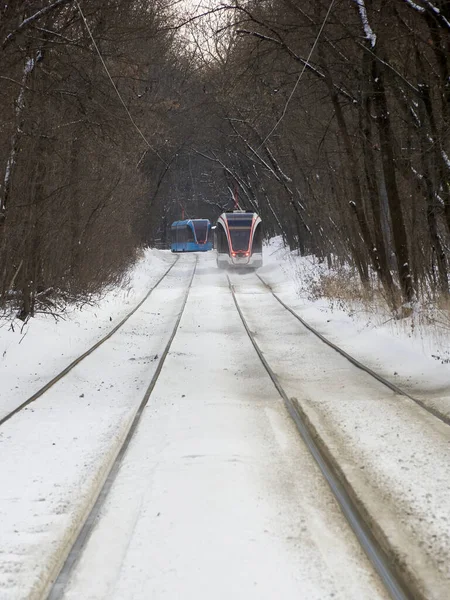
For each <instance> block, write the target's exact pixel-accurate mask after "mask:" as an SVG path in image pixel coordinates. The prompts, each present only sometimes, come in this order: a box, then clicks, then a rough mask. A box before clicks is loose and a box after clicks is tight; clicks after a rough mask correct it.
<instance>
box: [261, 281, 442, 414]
mask: <svg viewBox="0 0 450 600" xmlns="http://www.w3.org/2000/svg"><path fill="white" fill-rule="evenodd" d="M255 275H256V277H258V279H259V280H260V281H261V283H262V284H263V285H264V286H265V288H266V289H268V290H269V292H270V293H271V294H272V296H273V297H274V298H275V299H276V300H277V301H278V302H279V303H280V304H281V306H283V308H285V309H286V310H287V311H288V312H289V313H290V314H291V315H292V316H293V317H294V318H295V319H297V321H299V322H300V323H301V324H302V325H303V326H304V327H305V328H306V329H308V331H310V332H311V333H313V334H314V335H315V336H316V337H318V338H319V339H320V340H321V341H322V342H323V343H324V344H326V345H327V346H329V347H330V348H332V349H333V350H335V351H336V352H337V353H338V354H340V355H341V356H343V357H344V358H346V359H347V360H348V361H349V362H350V363H351V364H352V365H354V366H355V367H357V368H358V369H361V370H362V371H365V372H366V373H367V374H368V375H370V376H371V377H373V378H374V379H376V380H377V381H379V382H380V383H381V384H382V385H384V386H386V387H387V388H389V389H390V390H392V391H393V392H395V393H396V394H399V395H400V396H404V397H405V398H408V399H409V400H411V401H412V402H415V403H416V404H417V405H418V406H420V407H421V408H422V409H423V410H425V411H426V412H428V413H429V414H431V415H433V417H436V419H439V421H441V422H442V423H444V424H445V425H450V417H449V416H448V415H445V414H444V413H442V412H440V411H439V410H437V409H435V408H433V407H432V406H429V405H428V404H427V403H426V402H423V401H422V400H420V399H419V398H416V397H414V396H412V395H411V394H408V392H406V391H405V390H404V389H402V388H400V387H399V386H397V385H396V384H395V383H392V382H391V381H389V380H388V379H386V378H385V377H383V376H382V375H380V374H379V373H377V372H376V371H373V370H372V369H371V368H370V367H368V366H366V365H364V364H363V363H361V362H360V361H359V360H357V359H356V358H354V357H353V356H352V355H351V354H349V353H348V352H346V351H345V350H343V349H342V348H340V347H339V346H338V345H337V344H334V343H333V342H331V341H330V340H329V339H328V338H326V337H325V336H324V335H322V334H321V333H320V332H319V331H317V329H315V328H314V327H312V325H310V324H309V323H308V322H307V321H305V320H304V319H302V317H300V315H298V314H297V313H296V312H295V311H294V310H293V309H292V308H291V307H290V306H288V305H287V304H286V303H285V302H283V300H281V298H280V297H279V296H278V294H276V293H275V292H274V291H273V289H272V288H271V286H270V285H269V284H268V283H267V282H266V281H264V279H263V278H262V277H261V275H259V274H258V273H255Z"/></svg>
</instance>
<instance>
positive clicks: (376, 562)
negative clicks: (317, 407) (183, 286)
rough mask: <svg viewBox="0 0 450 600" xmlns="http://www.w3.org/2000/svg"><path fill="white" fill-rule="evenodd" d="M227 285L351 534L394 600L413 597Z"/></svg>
mask: <svg viewBox="0 0 450 600" xmlns="http://www.w3.org/2000/svg"><path fill="white" fill-rule="evenodd" d="M227 279H228V285H229V288H230V291H231V294H232V296H233V300H234V304H235V306H236V309H237V311H238V313H239V316H240V318H241V321H242V324H243V326H244V328H245V331H246V332H247V335H248V337H249V338H250V341H251V343H252V344H253V347H254V349H255V351H256V353H257V354H258V356H259V359H260V360H261V362H262V364H263V365H264V368H265V369H266V371H267V373H268V375H269V377H270V379H271V380H272V382H273V384H274V386H275V388H276V390H277V391H278V393H279V394H280V396H281V398H282V399H283V401H284V404H285V406H286V408H287V410H288V412H289V414H290V416H291V417H292V419H293V421H294V423H295V425H296V427H297V430H298V432H299V433H300V436H301V437H302V439H303V441H304V442H305V444H306V446H307V448H308V450H309V451H310V453H311V454H312V456H313V458H314V460H315V461H316V463H317V465H318V467H319V469H320V471H321V472H322V475H323V476H324V478H325V480H326V481H327V483H328V485H329V487H330V489H331V491H332V493H333V495H334V497H335V498H336V500H337V502H338V504H339V506H340V508H341V510H342V513H343V514H344V516H345V518H346V519H347V522H348V523H349V525H350V527H351V528H352V530H353V532H354V534H355V535H356V538H357V540H358V542H359V543H360V545H361V547H362V548H363V550H364V552H365V553H366V555H367V557H368V559H369V560H370V562H371V563H372V565H373V567H374V569H375V570H376V572H377V573H378V575H379V577H380V579H381V581H382V582H383V585H384V586H385V588H386V590H387V591H388V593H389V595H390V596H391V598H392V599H393V600H412V599H413V598H416V597H417V596H416V594H415V593H414V592H413V591H412V590H410V589H409V587H408V586H407V585H406V582H405V581H403V578H402V577H401V575H400V574H399V573H397V572H396V571H395V570H394V569H393V567H392V565H391V564H390V563H391V561H390V559H389V556H388V554H387V553H386V552H385V550H384V549H383V548H382V547H381V545H380V544H379V542H378V541H377V539H376V538H375V536H374V535H373V533H372V531H371V529H370V527H369V526H368V525H367V524H366V522H365V520H364V518H363V516H362V514H361V512H360V510H359V509H358V507H357V505H356V503H355V501H354V500H353V499H352V497H351V493H352V492H353V491H352V490H351V488H350V486H349V484H348V483H347V482H346V484H345V485H344V484H343V483H342V482H341V478H340V477H339V474H338V473H339V468H338V465H337V463H336V461H335V460H334V459H333V458H332V457H331V456H330V455H329V453H327V454H325V452H324V451H323V450H322V449H321V447H320V446H322V447H324V446H325V444H324V443H323V441H322V440H321V439H320V437H319V436H318V435H317V433H316V432H315V436H316V438H317V439H318V440H319V443H317V442H316V440H315V439H314V435H313V433H312V432H311V431H310V428H309V426H308V424H307V422H306V420H305V419H304V417H303V415H302V414H301V412H300V410H299V407H297V406H296V405H295V403H294V402H293V401H292V400H291V399H290V398H289V397H288V395H287V394H286V392H285V391H284V389H283V387H282V385H281V384H280V382H279V380H278V377H277V376H276V374H275V373H274V371H273V370H272V368H271V367H270V365H269V364H268V362H267V360H266V359H265V357H264V355H263V353H262V351H261V349H260V347H259V346H258V344H257V342H256V340H255V337H254V335H253V333H252V332H251V330H250V328H249V326H248V324H247V322H246V320H245V317H244V315H243V313H242V310H241V308H240V306H239V303H238V301H237V298H236V292H235V289H234V286H233V284H232V283H231V280H230V278H229V276H228V275H227Z"/></svg>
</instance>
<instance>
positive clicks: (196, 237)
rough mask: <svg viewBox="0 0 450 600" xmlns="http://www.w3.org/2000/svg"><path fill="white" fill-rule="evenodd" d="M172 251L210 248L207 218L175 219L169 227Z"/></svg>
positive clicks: (202, 250)
mask: <svg viewBox="0 0 450 600" xmlns="http://www.w3.org/2000/svg"><path fill="white" fill-rule="evenodd" d="M170 232H171V250H172V252H206V251H207V250H212V247H213V244H212V235H211V222H210V221H209V220H208V219H187V220H185V221H175V222H174V223H172V226H171V228H170Z"/></svg>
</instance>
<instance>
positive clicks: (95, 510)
mask: <svg viewBox="0 0 450 600" xmlns="http://www.w3.org/2000/svg"><path fill="white" fill-rule="evenodd" d="M174 264H175V263H174ZM197 264H198V259H197V257H196V261H195V264H194V268H193V270H192V275H191V278H190V281H189V285H188V286H187V289H186V293H185V296H184V299H183V302H182V305H181V309H180V312H179V314H178V317H177V319H176V321H175V324H174V327H173V329H172V333H171V335H170V338H169V340H168V342H167V344H166V346H165V348H164V350H163V352H162V353H161V356H160V358H159V361H158V365H157V367H156V370H155V372H154V374H153V377H152V379H151V381H150V383H149V385H148V387H147V389H146V391H145V393H144V396H143V398H142V400H141V402H140V404H139V406H138V409H137V411H136V413H135V415H134V418H133V419H132V421H131V424H130V426H129V429H128V432H127V434H126V436H125V438H124V440H123V442H122V444H121V446H120V447H119V448H118V449H117V453H116V456H115V458H114V460H113V462H112V465H111V467H110V469H109V471H108V473H107V474H106V477H105V479H104V482H103V484H102V486H101V489H100V491H99V493H98V495H97V499H96V500H95V503H94V505H93V506H92V508H91V509H90V511H89V513H88V515H87V516H86V518H85V519H84V522H83V524H82V526H81V529H80V530H79V532H78V534H77V535H76V537H75V540H74V542H73V543H72V545H71V548H70V551H69V553H68V555H67V557H66V559H65V561H64V563H63V565H62V567H61V568H60V569H59V572H58V573H57V576H56V578H55V579H54V581H53V583H51V587H50V589H49V592H48V594H47V595H46V596H45V598H46V600H60V599H61V598H62V597H63V594H64V590H65V588H66V585H67V583H68V581H69V578H70V575H71V573H72V571H73V569H74V567H75V565H76V564H77V562H78V560H79V558H80V556H81V554H82V552H83V549H84V547H85V545H86V543H87V541H88V539H89V536H90V534H91V532H92V530H93V528H94V525H95V523H96V521H97V519H98V516H99V514H100V511H101V509H102V506H103V504H104V502H105V500H106V498H107V496H108V494H109V492H110V490H111V487H112V486H113V483H114V481H115V479H116V477H117V474H118V472H119V469H120V465H121V463H122V460H123V457H124V456H125V454H126V452H127V449H128V447H129V445H130V442H131V440H132V438H133V436H134V434H135V432H136V429H137V427H138V425H139V421H140V420H141V417H142V414H143V411H144V409H145V407H146V406H147V404H148V401H149V399H150V396H151V394H152V392H153V389H154V387H155V385H156V383H157V381H158V379H159V376H160V373H161V371H162V368H163V366H164V363H165V360H166V358H167V355H168V353H169V351H170V348H171V346H172V342H173V340H174V338H175V336H176V333H177V331H178V328H179V325H180V321H181V318H182V316H183V313H184V309H185V307H186V304H187V301H188V298H189V293H190V290H191V287H192V282H193V280H194V276H195V272H196V269H197ZM172 266H173V265H172Z"/></svg>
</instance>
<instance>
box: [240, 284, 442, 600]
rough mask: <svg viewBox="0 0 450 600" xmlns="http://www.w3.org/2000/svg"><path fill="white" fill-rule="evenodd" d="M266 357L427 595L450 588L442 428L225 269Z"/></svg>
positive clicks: (437, 595) (258, 287)
mask: <svg viewBox="0 0 450 600" xmlns="http://www.w3.org/2000/svg"><path fill="white" fill-rule="evenodd" d="M231 281H232V282H233V285H234V288H235V290H236V293H237V296H238V300H239V303H240V306H241V309H242V310H243V313H244V316H245V318H246V320H247V321H248V323H249V325H250V327H251V329H252V330H253V331H254V332H255V333H256V339H257V341H258V345H259V346H260V348H261V349H262V351H263V352H264V355H265V358H266V360H267V361H268V362H269V364H270V365H271V367H272V368H273V369H274V370H275V371H276V373H277V376H278V379H279V380H280V382H281V383H282V385H283V387H284V388H285V390H286V392H287V393H288V395H289V396H290V397H295V398H297V400H298V403H299V405H300V406H301V408H302V409H303V411H304V412H305V414H306V415H307V417H308V418H309V420H310V421H311V422H312V424H313V425H314V426H315V428H316V430H317V432H318V433H319V435H320V436H321V438H322V439H323V440H324V442H325V443H326V445H327V447H328V449H329V450H330V451H331V453H332V455H333V456H334V457H335V458H336V459H337V460H338V462H339V464H340V466H341V468H342V470H343V472H344V474H345V476H346V478H347V480H348V481H349V482H350V484H351V486H352V488H353V489H354V490H355V492H356V493H357V495H358V497H359V499H360V500H361V502H362V503H363V505H364V506H365V508H366V509H367V511H368V512H369V515H370V517H371V518H372V520H373V521H375V522H376V523H378V525H379V526H380V527H381V529H382V531H383V533H384V534H385V535H386V537H387V539H388V540H389V543H390V545H392V547H393V548H394V549H395V551H396V554H397V556H398V559H399V561H400V563H402V564H405V565H406V566H407V570H408V572H409V577H408V579H411V578H413V577H416V578H417V580H418V583H417V585H418V587H419V588H421V589H422V591H423V593H424V596H425V597H426V598H429V599H431V598H441V599H443V598H446V597H447V595H448V589H449V585H450V522H449V507H450V428H449V427H448V426H447V425H444V424H443V423H442V422H441V421H439V420H438V419H436V418H435V417H433V416H431V415H430V414H429V413H427V412H426V411H424V410H423V409H422V408H421V407H419V406H418V405H417V404H415V403H414V402H412V401H411V400H409V399H408V398H406V397H404V396H399V395H397V394H395V393H393V392H392V391H390V390H389V389H387V388H386V387H385V386H383V385H382V384H380V383H379V382H378V381H376V380H375V379H373V378H372V377H370V376H369V375H368V374H366V373H365V372H364V371H361V370H360V369H357V368H355V367H354V366H353V365H351V364H350V363H349V362H348V361H347V360H346V359H345V358H343V357H342V356H340V355H339V354H337V353H336V352H335V351H334V350H332V349H331V348H329V347H328V346H326V345H325V344H324V343H323V342H321V341H320V340H319V339H318V338H317V337H316V336H314V335H313V334H312V333H310V332H309V331H308V330H306V329H305V328H304V327H303V326H302V325H301V324H300V323H299V322H298V321H297V320H296V319H295V318H294V317H293V316H292V315H290V314H289V313H288V312H287V311H286V310H285V309H284V308H283V307H282V306H281V305H280V304H279V303H278V302H277V301H276V299H275V298H274V297H273V296H272V295H271V294H270V293H269V292H268V290H267V289H266V288H265V287H264V286H263V284H262V283H261V282H260V281H259V280H258V278H257V277H256V276H255V275H253V274H249V275H238V274H235V273H233V274H232V275H231Z"/></svg>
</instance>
